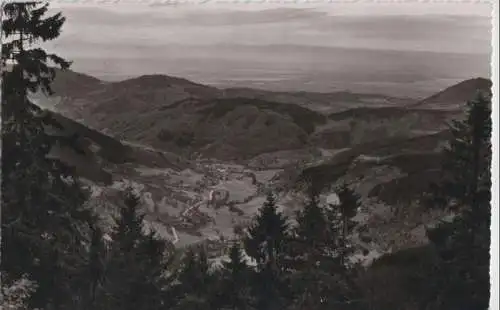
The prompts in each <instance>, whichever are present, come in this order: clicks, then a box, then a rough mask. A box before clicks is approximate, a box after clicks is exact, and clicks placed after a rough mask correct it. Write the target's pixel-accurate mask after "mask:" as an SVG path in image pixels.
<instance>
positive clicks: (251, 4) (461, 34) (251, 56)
mask: <svg viewBox="0 0 500 310" xmlns="http://www.w3.org/2000/svg"><path fill="white" fill-rule="evenodd" d="M188 1H190V2H188ZM389 2H390V3H389ZM51 8H52V10H53V11H54V12H56V11H62V13H63V15H64V16H66V18H67V22H66V23H65V25H64V26H63V32H62V34H61V36H60V38H58V39H57V40H56V41H53V42H49V43H48V44H46V47H47V48H49V49H51V50H54V51H56V52H57V53H59V54H61V55H62V56H64V57H66V58H68V59H71V60H73V61H74V65H73V69H74V70H75V71H80V72H84V73H88V74H91V75H94V76H97V77H99V78H102V79H105V80H119V79H124V78H128V77H132V76H137V75H141V74H150V73H159V74H168V75H176V76H182V77H186V78H190V79H194V80H196V81H197V82H203V83H208V84H213V85H216V86H245V85H248V86H251V87H260V88H270V89H277V90H289V89H296V88H300V90H312V91H332V90H336V89H337V90H338V89H342V88H349V89H353V90H355V91H373V92H387V91H393V90H395V91H396V92H403V93H405V92H406V88H408V89H410V86H413V88H415V90H414V93H413V94H411V95H412V96H420V95H423V94H424V93H425V92H428V91H430V90H428V86H429V85H436V86H435V88H439V87H442V86H441V85H445V84H446V83H452V82H454V81H459V80H461V79H465V78H467V77H475V76H477V75H481V76H484V75H489V53H490V45H491V44H490V40H491V33H490V29H491V18H490V15H491V4H490V3H489V2H488V1H484V0H483V1H481V0H479V1H472V0H471V1H467V0H465V1H464V0H447V1H441V0H433V1H432V2H430V1H416V0H399V1H385V0H371V1H366V0H343V1H337V0H329V1H319V0H309V1H305V0H304V1H298V0H297V1H292V0H287V1H285V0H282V1H281V2H279V3H278V1H274V3H273V0H265V1H261V0H252V1H246V2H244V1H243V0H235V1H226V2H225V3H224V2H223V1H222V0H158V1H144V0H127V1H124V0H122V1H120V0H118V1H101V2H100V3H99V2H98V1H86V2H84V1H80V2H78V1H70V0H65V1H63V0H59V1H52V2H51ZM423 70H425V72H424V71H423ZM377 73H379V75H377ZM373 80H380V82H377V83H375V82H374V81H373ZM329 81H331V83H329ZM402 82H406V83H407V84H406V85H405V86H404V87H403V88H401V89H399V88H398V87H397V86H398V85H401V83H402ZM383 83H386V84H384V85H382V84H383ZM395 83H396V84H395ZM408 83H410V84H412V85H410V84H408ZM389 84H390V85H389ZM417 88H419V89H417Z"/></svg>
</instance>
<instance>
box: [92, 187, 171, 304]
mask: <svg viewBox="0 0 500 310" xmlns="http://www.w3.org/2000/svg"><path fill="white" fill-rule="evenodd" d="M143 219H144V215H143V214H141V213H140V211H139V198H138V197H137V196H136V195H135V194H134V193H133V192H132V190H130V189H129V190H127V192H126V195H125V206H124V207H123V208H122V209H121V210H120V216H119V218H118V219H117V220H116V222H117V225H116V227H115V229H114V230H113V232H112V233H111V239H112V240H113V241H112V245H111V248H110V250H109V259H108V260H107V263H106V272H105V274H104V279H105V280H104V284H103V287H102V292H101V294H100V296H99V297H100V298H98V300H97V301H96V306H97V309H106V310H111V309H159V308H161V307H162V305H163V298H164V291H163V290H164V288H165V287H166V286H167V283H166V281H167V278H166V275H165V272H166V271H167V270H166V269H167V264H168V263H167V262H168V260H166V257H165V254H166V253H165V250H166V242H165V241H163V240H160V239H158V238H157V237H156V235H155V233H154V232H150V233H149V234H145V233H144V231H143Z"/></svg>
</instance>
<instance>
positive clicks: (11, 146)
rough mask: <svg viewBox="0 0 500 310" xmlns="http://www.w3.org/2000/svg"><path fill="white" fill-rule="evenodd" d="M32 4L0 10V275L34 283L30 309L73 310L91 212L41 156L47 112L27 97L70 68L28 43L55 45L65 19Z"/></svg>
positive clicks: (57, 165)
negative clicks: (1, 36) (1, 37)
mask: <svg viewBox="0 0 500 310" xmlns="http://www.w3.org/2000/svg"><path fill="white" fill-rule="evenodd" d="M46 12H47V5H40V4H38V3H36V2H29V3H7V4H5V5H4V6H3V13H4V14H3V20H2V30H3V33H4V35H5V39H6V40H5V42H4V43H3V45H2V60H1V61H2V67H3V68H4V67H5V66H6V65H9V70H5V71H3V72H2V122H3V124H2V140H3V141H2V144H3V145H2V169H3V171H2V177H3V182H2V213H3V218H2V241H3V242H2V247H3V251H2V254H3V258H2V266H1V268H2V271H3V272H5V274H7V275H9V277H11V278H6V279H5V280H6V281H7V282H9V281H11V280H13V279H16V278H19V277H20V276H21V275H22V274H24V273H27V274H28V275H29V278H30V279H31V280H32V281H34V282H35V283H36V284H37V289H36V290H35V291H34V292H33V294H32V295H31V296H30V300H29V306H30V307H39V308H44V309H68V308H77V307H78V306H79V305H80V300H81V296H80V295H79V294H80V293H81V292H82V291H84V290H85V283H84V282H85V281H84V279H85V274H84V272H83V270H84V269H85V268H84V267H85V264H86V256H87V251H86V247H85V244H86V243H87V242H88V231H89V223H91V222H92V218H93V217H92V216H91V212H90V211H88V210H86V209H85V208H84V207H83V202H84V201H85V199H86V193H85V192H84V191H83V190H82V188H81V186H80V184H79V183H78V180H77V177H76V176H75V174H74V171H73V170H72V169H70V168H69V167H67V166H65V165H64V164H62V163H61V162H60V161H58V160H56V159H49V158H48V157H47V155H48V153H49V151H50V150H51V148H52V146H53V145H54V143H55V142H56V141H55V140H54V138H53V137H50V136H48V135H47V134H45V128H44V127H45V126H46V125H47V124H50V123H51V119H50V118H49V117H48V114H47V113H44V112H43V111H42V110H40V109H39V108H37V107H36V106H35V105H34V104H32V103H31V102H30V101H29V100H28V91H36V90H40V91H42V92H45V93H50V92H51V89H50V83H51V82H52V80H53V78H54V76H55V69H54V68H52V67H50V65H55V66H59V67H60V68H63V69H65V68H67V67H68V66H69V63H68V62H66V61H65V60H63V59H62V58H60V57H58V56H57V55H53V54H47V53H45V51H44V50H43V49H41V48H31V46H32V44H33V43H37V42H39V41H46V40H52V39H55V38H57V36H58V35H59V32H60V28H61V26H62V24H63V23H64V18H63V17H62V16H61V15H60V14H56V15H54V16H51V17H44V16H45V14H46Z"/></svg>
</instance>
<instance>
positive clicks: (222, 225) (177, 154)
mask: <svg viewBox="0 0 500 310" xmlns="http://www.w3.org/2000/svg"><path fill="white" fill-rule="evenodd" d="M490 86H491V81H489V80H487V79H481V78H475V79H470V80H466V81H463V82H461V83H459V84H456V85H452V86H451V87H449V88H446V89H444V90H443V91H441V92H439V93H438V94H434V95H431V96H429V97H428V98H426V99H424V100H418V101H415V100H411V99H406V98H398V97H390V96H384V95H378V94H357V93H352V92H335V93H309V92H271V91H263V90H254V89H251V88H230V89H218V88H215V87H211V86H206V85H202V84H198V83H194V82H191V81H189V80H186V79H182V78H176V77H169V76H163V75H146V76H141V77H137V78H133V79H128V80H125V81H120V82H103V81H100V80H98V79H95V78H93V77H90V76H86V75H82V74H79V73H74V72H71V71H68V72H64V73H59V74H58V77H57V78H56V81H55V83H54V85H53V88H54V91H55V94H54V96H53V97H50V98H47V97H44V96H42V95H41V94H33V98H34V101H35V102H36V103H37V104H38V105H40V106H44V107H46V108H50V109H51V110H52V112H51V113H52V115H53V117H54V118H55V120H56V121H58V122H59V124H60V125H61V128H50V129H48V130H50V133H51V134H57V135H59V136H63V137H66V138H68V139H70V140H72V142H73V146H74V145H76V146H78V150H75V149H74V147H69V146H65V145H59V146H58V147H56V148H54V149H53V151H52V153H51V156H56V157H59V158H61V159H62V160H64V161H65V162H67V163H68V164H70V165H72V166H74V167H75V168H76V170H77V173H78V174H79V175H80V176H81V177H83V178H84V179H86V180H88V181H89V182H91V184H92V186H91V187H92V188H94V189H96V192H94V194H93V197H94V198H95V197H98V199H100V200H98V201H99V202H98V204H101V203H104V202H106V204H111V205H116V204H117V203H118V202H117V199H118V198H117V197H118V196H117V195H116V192H117V191H118V189H119V188H122V187H123V186H124V185H123V184H129V183H130V184H135V185H134V186H138V187H140V188H142V189H141V191H142V192H143V193H144V196H143V198H142V199H143V200H144V203H145V205H147V206H148V207H147V208H148V211H147V214H148V216H147V220H148V221H149V222H150V223H151V225H156V226H155V227H156V228H157V229H159V230H160V233H161V234H162V235H165V236H167V237H168V236H169V234H170V228H169V227H171V226H172V227H175V228H176V229H177V232H178V234H179V236H180V239H181V241H180V243H179V244H189V243H193V242H198V241H201V240H204V238H213V237H214V234H218V232H220V231H224V235H225V236H227V237H231V235H232V231H233V226H234V225H235V224H234V223H240V222H242V221H243V222H244V221H247V220H248V219H249V218H251V216H252V215H253V214H255V212H256V210H257V209H258V206H259V205H261V204H262V202H263V199H264V195H265V193H264V192H263V188H265V186H272V187H273V188H275V189H276V190H278V191H279V192H280V193H281V194H280V195H281V197H282V198H281V202H280V203H282V204H283V208H285V209H284V210H285V212H286V213H287V214H293V210H296V208H297V198H293V197H295V196H294V195H295V194H293V193H294V192H295V191H296V190H297V189H300V188H301V184H303V181H305V180H310V179H314V180H316V181H317V182H320V183H321V184H324V186H325V188H329V187H330V186H331V185H333V184H337V183H338V182H340V181H343V180H344V181H346V182H348V183H350V184H352V186H353V187H354V188H355V190H356V191H357V192H358V193H359V194H360V195H361V196H362V199H363V201H365V205H366V206H367V208H368V210H367V211H364V212H366V213H365V214H364V215H363V216H366V218H367V219H372V220H369V221H374V220H373V217H372V216H373V214H375V213H376V212H379V211H374V210H375V209H376V208H381V207H380V206H381V205H382V206H391V208H393V207H397V206H401V205H405V206H406V205H409V204H412V203H413V202H414V201H415V200H416V199H418V197H419V195H420V194H421V193H422V191H423V190H424V189H425V188H426V186H428V184H429V182H431V181H433V180H435V179H436V177H437V176H438V174H437V173H436V171H438V170H437V168H438V167H439V166H440V165H441V159H442V158H441V152H440V150H442V148H443V146H444V145H445V144H446V143H447V141H448V139H449V138H450V132H449V130H448V127H447V122H448V121H450V120H452V119H457V118H461V117H462V116H463V111H464V109H463V108H464V106H465V102H466V101H467V100H468V99H470V98H472V97H473V96H474V95H475V93H476V92H477V91H488V90H489V88H490ZM224 171H226V172H224ZM231 171H232V172H231ZM225 173H228V175H226V176H224V174H225ZM249 176H253V178H255V180H256V181H255V182H254V181H252V178H249ZM127 182H129V183H127ZM213 188H218V189H222V190H224V191H226V192H227V193H228V195H229V197H230V198H229V200H228V201H231V207H230V208H229V209H227V210H226V209H224V210H219V211H216V210H212V209H206V208H205V209H203V212H202V213H205V214H210V216H211V217H213V218H214V222H213V223H212V224H206V223H205V224H199V223H198V224H193V223H191V224H186V223H185V222H183V221H182V220H181V216H180V215H176V214H180V213H182V211H183V210H186V209H187V208H190V207H192V206H193V205H194V204H196V203H199V202H200V201H203V199H205V198H204V197H205V196H206V194H207V192H208V191H209V190H210V189H213ZM231 197H232V198H231ZM96 199H97V198H96ZM118 200H119V199H118ZM299 205H300V204H299ZM373 208H375V209H373ZM383 208H386V207H383ZM372 209H373V210H372ZM384 210H385V209H384ZM103 212H104V211H103ZM220 212H222V213H220ZM377 214H378V213H377ZM363 216H362V218H363ZM378 216H379V215H378ZM429 216H430V215H429ZM433 216H434V217H432V216H431V217H430V219H429V221H431V220H435V219H436V218H435V215H433ZM367 221H368V220H367ZM376 221H380V217H378V218H377V220H376ZM384 221H386V220H384ZM411 221H415V222H414V223H413V222H411ZM411 221H410V222H409V223H410V224H408V223H407V224H404V225H403V224H402V223H398V224H395V223H392V222H390V221H389V218H387V223H385V222H384V223H385V224H384V223H381V224H380V223H379V224H376V225H375V224H374V226H370V228H369V229H370V230H373V231H375V233H373V235H376V236H377V235H378V236H386V235H387V234H390V235H391V237H390V238H389V239H391V240H392V239H398V240H399V239H400V240H399V241H397V242H398V243H399V244H401V246H403V247H406V246H408V244H409V243H412V242H414V241H408V239H407V238H409V237H408V234H410V235H411V234H413V232H412V231H413V229H414V228H415V226H418V225H422V223H421V222H418V221H420V219H417V218H416V219H411ZM367 223H368V222H367ZM370 223H371V222H370ZM374 223H375V222H374ZM377 223H378V222H377ZM411 223H413V224H411ZM365 224H366V223H365ZM186 225H187V226H186ZM200 225H201V226H200ZM206 225H208V226H206ZM363 225H364V224H363ZM367 225H368V224H367ZM398 225H400V226H401V227H400V226H398ZM412 225H414V226H412ZM395 229H396V230H397V231H398V232H397V236H400V237H396V235H394V232H393V231H394V230H395ZM407 230H408V231H407ZM214 232H217V233H214ZM393 235H394V237H393ZM375 239H377V238H375ZM417 239H418V240H420V241H418V242H417V243H419V242H420V243H421V242H424V241H422V240H423V239H422V237H421V236H420V237H418V238H417ZM424 239H425V238H424ZM412 240H413V239H412ZM391 242H392V241H391ZM415 242H416V241H415ZM386 243H387V237H380V238H378V239H377V240H376V244H377V247H376V248H379V246H380V245H381V244H386ZM417 243H416V244H417ZM387 246H389V245H387V244H386V245H384V246H382V248H384V247H387ZM390 246H391V247H393V245H390Z"/></svg>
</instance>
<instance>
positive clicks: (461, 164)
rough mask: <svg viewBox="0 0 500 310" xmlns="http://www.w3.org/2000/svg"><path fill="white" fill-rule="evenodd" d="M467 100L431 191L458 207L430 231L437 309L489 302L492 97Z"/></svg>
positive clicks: (481, 306)
mask: <svg viewBox="0 0 500 310" xmlns="http://www.w3.org/2000/svg"><path fill="white" fill-rule="evenodd" d="M467 106H468V110H467V117H466V119H465V120H463V121H456V122H454V125H453V127H452V134H453V139H452V141H451V142H450V146H449V148H448V149H447V150H446V151H445V160H446V162H445V163H446V164H445V165H443V171H442V175H443V179H442V181H441V182H440V183H438V184H437V185H436V186H435V187H434V192H432V193H433V194H434V195H432V196H431V198H432V197H433V198H435V201H436V203H447V204H453V205H454V206H455V209H456V210H458V211H459V213H458V214H457V216H456V218H455V219H454V220H453V222H451V223H443V224H441V225H440V226H438V227H437V228H436V229H434V230H430V231H429V232H428V236H429V239H430V240H431V241H432V242H433V243H434V244H435V246H436V248H437V250H438V253H439V255H440V257H441V263H440V264H439V265H438V268H437V269H436V272H435V275H436V279H433V282H434V283H436V285H435V286H434V292H433V293H434V294H432V295H431V299H432V300H433V303H431V304H432V306H433V307H434V308H433V309H487V308H488V302H489V246H490V230H489V227H490V210H491V206H490V202H489V201H490V197H491V193H490V187H491V179H490V178H491V176H490V164H491V141H490V137H491V118H490V109H491V97H490V96H489V95H487V94H483V93H480V94H478V96H477V98H476V99H474V100H472V101H470V102H468V105H467ZM443 198H444V199H443Z"/></svg>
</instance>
